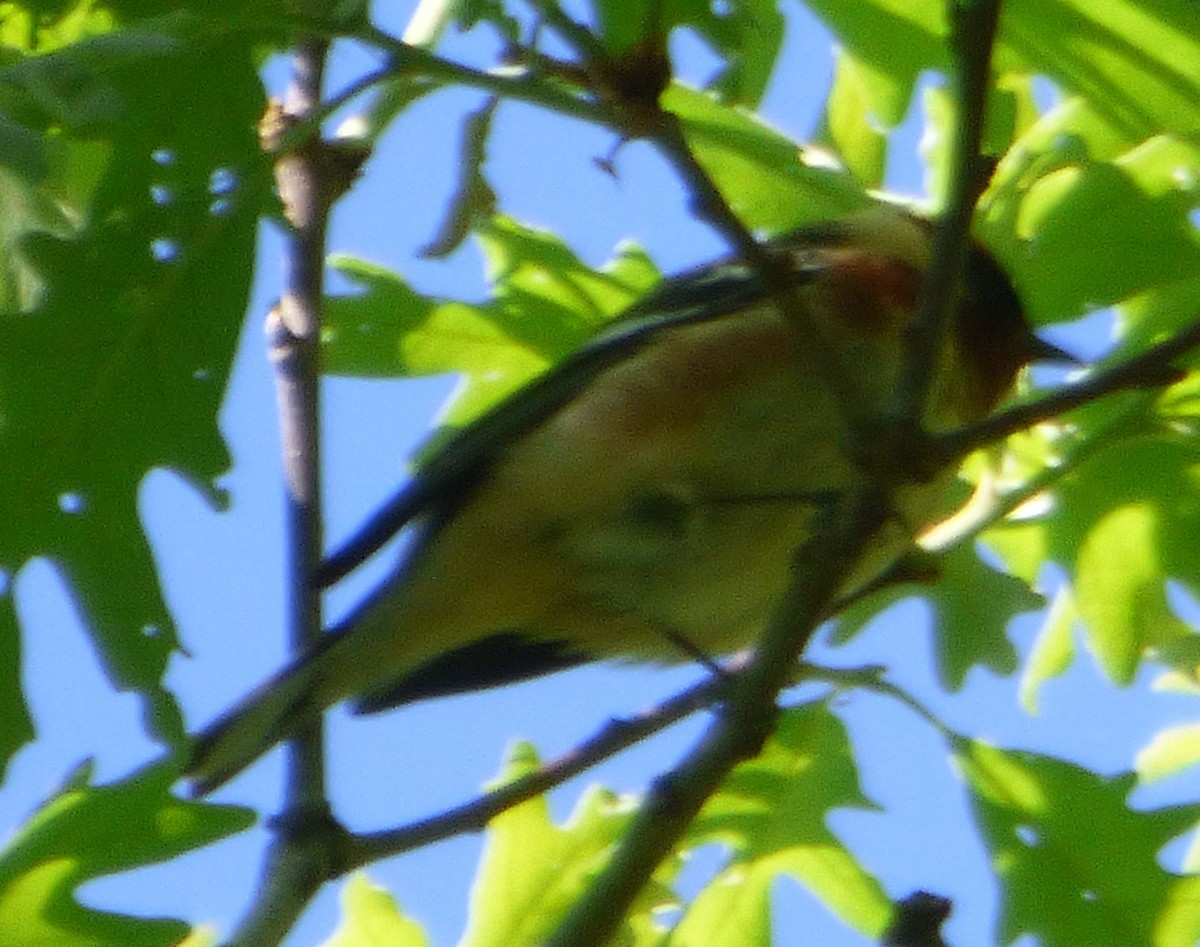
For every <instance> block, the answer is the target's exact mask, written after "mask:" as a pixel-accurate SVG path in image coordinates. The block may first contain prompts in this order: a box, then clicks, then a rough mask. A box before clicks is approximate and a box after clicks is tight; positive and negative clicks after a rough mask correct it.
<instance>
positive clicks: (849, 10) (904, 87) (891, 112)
mask: <svg viewBox="0 0 1200 947" xmlns="http://www.w3.org/2000/svg"><path fill="white" fill-rule="evenodd" d="M808 5H809V6H810V7H812V8H813V10H815V11H816V12H817V14H818V15H820V17H821V18H822V19H823V20H825V22H826V23H827V24H828V25H829V28H830V29H831V30H833V32H834V34H835V35H836V36H837V38H838V40H839V42H840V43H841V45H843V46H844V47H845V48H846V49H847V50H849V51H850V53H851V54H852V55H853V56H854V57H855V58H856V59H857V60H858V61H859V62H860V63H862V64H863V66H864V68H865V69H867V70H869V73H870V77H869V79H868V80H867V81H865V82H864V83H863V89H864V90H865V91H866V93H867V107H868V109H869V111H870V112H871V114H872V115H873V116H874V117H875V118H876V120H878V121H879V122H880V123H881V124H883V126H884V127H886V128H893V127H895V126H896V125H898V124H900V121H901V120H902V119H903V117H904V113H905V111H907V109H908V103H909V101H910V100H911V98H912V91H913V87H914V86H915V85H916V81H917V77H918V76H920V74H921V73H922V72H924V71H925V70H927V69H939V70H945V68H946V66H947V64H948V62H949V59H948V55H947V47H946V43H945V37H946V35H947V32H948V30H947V25H946V22H945V10H946V4H944V3H942V2H940V0H874V2H870V0H868V2H860V3H842V2H840V0H808Z"/></svg>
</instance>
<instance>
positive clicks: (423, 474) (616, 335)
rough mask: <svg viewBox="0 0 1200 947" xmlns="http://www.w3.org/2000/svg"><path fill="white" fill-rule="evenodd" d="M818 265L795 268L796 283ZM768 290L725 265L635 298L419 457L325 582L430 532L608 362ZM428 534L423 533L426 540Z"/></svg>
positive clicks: (330, 563)
mask: <svg viewBox="0 0 1200 947" xmlns="http://www.w3.org/2000/svg"><path fill="white" fill-rule="evenodd" d="M817 268H818V267H815V266H814V267H811V268H809V267H801V268H799V269H798V270H796V271H795V272H796V278H797V281H798V282H802V281H804V280H805V279H808V278H810V277H811V275H812V273H813V272H814V271H815V270H816V269H817ZM767 295H768V290H767V288H766V286H765V285H764V284H763V281H762V280H761V279H760V278H759V277H758V276H757V275H756V274H754V273H753V272H752V271H751V270H750V269H749V268H748V267H746V266H744V265H742V264H739V263H735V262H724V263H719V264H715V265H710V266H705V267H702V268H699V269H696V270H693V271H690V272H687V273H683V274H681V275H679V276H675V277H673V278H671V279H668V280H664V281H663V282H662V283H661V284H660V285H659V286H658V287H657V288H656V289H654V290H652V291H651V292H650V293H649V294H648V295H647V296H645V297H644V298H643V299H641V300H639V301H638V302H637V303H635V304H634V305H633V306H631V307H630V308H629V309H627V310H625V311H624V312H623V313H622V314H621V315H619V316H617V317H616V319H614V320H613V321H612V322H611V323H610V324H609V325H608V326H606V327H605V328H604V329H603V330H601V332H600V333H599V334H598V335H597V336H596V337H595V338H594V339H592V340H591V341H589V342H588V343H587V344H586V345H584V346H583V347H582V348H580V349H579V350H578V351H576V352H574V353H572V354H571V355H569V356H568V357H567V358H565V359H564V360H563V361H561V362H559V363H558V364H557V365H555V366H554V367H553V368H551V369H550V370H549V371H547V372H546V373H545V374H543V375H540V376H538V377H537V378H535V379H534V380H533V381H531V382H530V383H529V384H528V385H526V386H525V387H524V388H521V389H520V390H518V391H517V392H516V393H514V394H513V395H511V396H510V397H508V398H507V399H506V400H504V401H503V402H501V403H500V404H499V405H497V406H496V407H495V408H493V409H492V410H491V411H490V412H488V413H487V414H485V415H484V416H483V417H481V418H479V419H478V420H476V421H474V422H472V423H471V424H469V425H467V426H466V427H464V428H462V429H460V430H459V431H457V432H456V433H454V434H453V435H451V436H450V437H449V438H448V439H447V440H446V442H445V443H444V444H443V445H442V446H441V447H440V448H439V449H438V450H436V451H435V452H433V453H432V454H431V455H430V456H428V457H427V458H425V460H424V461H423V463H422V464H421V467H420V468H419V469H418V471H417V472H416V474H415V475H414V476H413V478H412V480H410V481H409V482H408V484H407V485H406V486H405V487H404V488H403V489H402V490H401V491H400V492H399V493H397V494H396V495H395V496H394V497H393V499H392V500H391V501H389V502H388V503H387V504H386V505H384V506H383V507H382V508H381V509H380V510H379V511H378V512H377V513H376V514H375V515H374V516H372V517H371V519H370V520H368V521H367V523H366V524H365V525H364V526H363V527H362V528H361V529H360V530H359V532H358V533H357V534H355V536H353V537H352V538H351V539H350V540H348V541H347V542H346V543H345V544H344V545H343V546H342V548H341V549H340V550H338V551H337V552H335V553H334V554H333V555H331V556H330V557H329V558H328V559H327V560H326V561H325V563H324V564H323V565H322V567H321V571H320V574H319V577H318V578H319V581H320V583H321V584H322V585H331V584H333V583H334V582H336V581H338V580H339V579H340V578H342V577H343V576H345V575H346V574H348V573H349V572H350V571H351V570H353V569H354V568H356V567H357V566H358V565H359V564H360V563H361V562H363V561H364V560H365V559H366V558H367V557H368V556H370V555H372V554H373V553H374V552H375V551H377V550H378V549H379V548H380V547H382V546H383V545H384V544H385V543H386V542H388V541H389V540H390V539H391V538H392V537H394V536H396V535H397V534H398V533H399V532H400V531H401V530H402V529H404V528H405V527H406V526H407V525H409V524H410V523H412V522H413V521H415V520H417V519H419V518H422V517H426V516H431V519H432V522H431V523H429V530H430V531H435V530H436V528H437V525H438V524H440V523H441V522H444V521H445V520H446V519H447V518H449V517H451V516H453V514H454V512H455V511H456V510H457V509H458V508H459V505H460V504H461V503H462V502H463V501H464V500H465V499H466V497H467V496H469V494H470V492H471V489H472V487H473V486H474V485H475V484H476V483H478V482H479V479H480V478H482V477H484V476H486V473H487V470H488V468H489V466H490V464H491V463H492V461H493V460H494V458H495V457H496V456H497V454H498V453H499V452H500V451H502V450H503V449H504V448H505V446H507V445H508V444H511V443H512V442H513V441H514V440H515V439H517V438H519V437H521V435H523V434H524V433H526V432H527V431H529V430H530V429H531V428H533V427H536V426H537V425H538V424H539V423H540V422H541V421H543V420H544V419H545V418H547V417H549V416H551V415H552V414H553V413H554V412H555V411H557V410H559V409H560V408H561V407H562V406H563V405H565V404H567V403H568V402H570V401H571V399H572V398H574V397H575V396H576V395H577V394H578V393H579V392H580V391H582V390H583V389H584V388H585V387H586V386H587V385H588V383H589V382H590V381H591V380H592V379H593V378H595V377H596V376H597V375H599V374H600V373H601V372H603V371H604V370H605V369H606V368H607V367H609V366H610V365H613V364H615V363H616V362H618V361H620V360H622V359H624V358H627V357H628V356H630V355H632V354H633V353H634V352H636V351H637V350H638V349H639V348H641V347H642V346H644V345H646V344H647V343H648V342H650V341H651V340H652V339H653V338H654V337H655V336H656V335H657V334H658V333H660V332H663V331H665V330H668V329H670V328H672V327H673V326H678V325H681V324H683V323H691V322H702V321H705V320H708V319H718V318H721V317H722V316H726V315H729V314H730V313H732V312H737V311H739V310H742V309H744V308H747V307H749V306H752V305H753V304H755V303H756V302H759V301H761V300H762V299H763V298H764V297H765V296H767ZM425 538H426V539H427V538H428V531H427V535H426V537H425Z"/></svg>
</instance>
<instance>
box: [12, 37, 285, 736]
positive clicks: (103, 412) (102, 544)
mask: <svg viewBox="0 0 1200 947" xmlns="http://www.w3.org/2000/svg"><path fill="white" fill-rule="evenodd" d="M249 43H250V40H249V39H247V38H245V37H241V38H239V37H237V36H236V35H228V34H227V33H220V34H217V35H208V36H205V35H196V36H193V37H191V38H190V39H188V40H187V41H186V42H184V41H181V40H172V41H171V42H170V43H168V44H167V47H168V51H167V52H161V51H159V52H155V54H153V55H146V54H144V50H142V49H141V48H140V45H139V43H138V42H132V41H131V43H130V44H129V45H131V46H132V47H133V48H134V49H135V53H134V54H132V55H129V56H126V55H125V53H124V52H123V50H124V49H125V47H124V46H123V45H122V44H119V43H115V42H114V43H111V44H95V45H93V46H90V47H89V49H88V51H87V55H86V57H85V60H86V63H87V66H88V68H89V69H91V70H93V71H94V72H95V73H96V74H97V75H99V76H101V77H102V78H103V80H104V82H105V83H107V84H108V85H109V86H111V88H112V89H114V90H115V92H116V94H117V95H118V97H119V99H120V102H121V107H122V114H124V115H125V116H128V119H129V120H128V121H121V122H117V123H113V124H112V125H111V127H108V126H106V125H104V123H103V122H100V125H101V126H104V127H103V129H102V130H101V129H93V130H92V131H90V132H89V134H90V135H100V136H101V141H102V143H103V146H104V147H103V148H96V147H94V146H93V143H92V142H91V141H89V142H88V146H86V147H79V148H78V149H76V148H75V147H74V145H75V144H76V143H75V141H74V140H73V139H72V138H71V137H70V135H69V134H65V135H63V136H60V137H65V138H66V140H67V142H68V145H67V146H66V147H65V148H64V150H63V151H62V152H61V154H62V156H63V157H64V158H65V159H68V160H75V159H79V160H80V161H81V162H82V163H83V164H84V165H85V166H84V167H82V168H76V169H70V170H66V171H64V172H62V173H59V172H55V174H54V175H52V176H51V177H50V178H49V179H47V182H46V185H45V186H57V185H58V184H60V183H63V184H66V185H67V187H66V188H65V189H64V191H62V192H57V193H46V194H45V197H46V199H47V201H50V200H55V199H61V198H62V197H63V196H71V197H73V198H75V199H77V200H80V201H82V203H80V204H79V205H78V206H75V207H72V208H71V213H70V220H72V221H74V223H73V224H72V225H71V227H70V228H64V227H63V226H61V224H60V222H59V221H56V220H54V219H51V218H41V217H38V216H37V215H32V216H31V217H30V218H28V219H27V220H26V221H25V223H24V225H23V226H24V227H25V228H26V229H24V230H23V231H22V233H21V242H20V246H19V248H18V253H19V256H20V259H21V261H22V266H23V267H24V268H26V269H25V270H23V272H27V273H32V274H36V279H37V282H38V284H39V286H40V289H39V290H38V291H36V292H33V293H31V294H30V295H29V297H28V299H18V298H17V297H19V296H20V295H21V294H20V293H18V292H16V291H12V292H8V293H6V295H7V297H8V301H10V302H25V301H29V302H32V303H33V305H32V306H31V307H30V308H29V309H27V310H26V311H18V308H17V307H13V308H10V309H9V310H8V311H7V312H4V313H0V332H3V335H4V340H5V341H4V344H3V345H2V346H0V406H2V408H0V410H2V412H3V416H4V421H5V423H4V425H3V426H2V427H0V453H3V455H4V458H5V464H4V474H3V481H2V486H3V489H0V521H3V522H4V524H5V528H4V531H3V535H2V537H0V568H4V569H7V570H8V571H9V573H10V574H15V572H16V571H17V569H19V568H20V566H21V564H22V563H24V562H25V561H26V560H28V559H29V558H31V557H34V556H48V557H50V558H52V559H53V560H54V561H55V562H57V563H58V564H59V565H60V567H61V568H62V570H63V572H64V574H65V576H66V579H67V581H68V584H69V586H70V588H71V589H72V591H73V592H74V594H75V595H76V596H77V598H78V602H79V605H80V606H81V608H82V611H83V612H84V614H85V616H86V618H87V620H88V622H89V624H90V626H91V628H92V631H93V634H94V636H95V640H96V642H97V648H98V650H99V652H100V654H101V656H102V660H103V662H104V665H105V668H106V670H107V671H108V673H109V675H110V677H111V678H112V679H113V681H114V682H115V683H116V685H117V686H119V687H122V688H136V689H138V690H140V691H142V693H143V694H145V695H146V696H147V697H148V700H149V712H148V716H149V718H150V719H151V720H152V721H153V724H154V727H155V730H156V732H157V735H158V736H159V737H160V738H162V739H166V740H169V741H180V740H182V738H183V727H182V722H181V720H180V716H179V712H178V709H177V708H176V706H175V704H174V702H173V700H172V699H171V698H170V696H169V695H168V694H167V693H166V692H165V691H164V690H163V689H162V688H161V685H160V681H161V678H162V675H163V672H164V670H165V668H166V663H167V659H168V658H169V656H170V654H171V652H172V651H173V650H174V648H175V643H176V638H175V633H174V630H173V627H172V623H171V619H170V616H169V614H168V612H167V607H166V604H165V602H164V601H163V598H162V594H161V592H160V590H159V588H158V584H157V577H156V574H155V567H154V561H153V557H152V555H151V551H150V549H149V546H148V544H147V541H146V538H145V535H144V534H143V532H142V527H141V520H140V515H139V510H138V489H139V486H140V484H141V481H142V478H143V477H144V476H145V475H146V474H147V473H148V472H149V471H151V470H154V469H161V468H167V469H171V470H174V471H176V472H178V473H180V474H181V475H182V476H184V477H186V478H187V479H188V480H189V481H191V482H192V483H194V484H196V485H197V486H199V487H201V488H202V489H204V490H205V492H206V494H207V495H208V496H210V497H212V498H214V499H215V498H217V497H218V493H217V490H216V487H215V484H214V480H215V478H216V477H217V476H218V475H219V474H220V473H222V472H223V471H224V470H225V469H226V467H227V466H228V462H229V458H228V454H227V452H226V449H225V446H224V444H223V442H222V439H221V436H220V432H219V430H218V427H217V412H218V410H219V408H220V406H221V401H222V398H223V396H224V387H225V381H226V378H227V377H228V373H229V369H230V365H231V363H232V360H233V356H234V352H235V350H236V346H237V341H238V334H239V330H240V328H241V324H242V319H243V317H244V314H245V307H246V302H247V298H248V294H249V288H250V278H251V275H252V266H253V259H254V241H255V237H256V225H257V217H258V213H259V210H260V207H261V206H262V204H263V201H264V199H265V198H266V197H267V196H268V194H269V187H270V178H269V173H268V169H267V167H266V165H265V163H264V161H263V158H262V155H261V153H260V152H259V150H258V145H257V142H256V140H255V137H254V133H253V123H254V119H255V117H256V116H257V115H258V114H259V112H260V111H261V108H262V104H263V99H262V91H261V85H260V83H259V80H258V77H257V75H256V74H255V71H254V61H253V55H252V49H251V48H250V45H249ZM74 52H75V51H72V54H74ZM55 55H59V54H55ZM63 55H66V53H65V52H64V53H63ZM165 101H169V102H171V108H169V109H164V108H163V106H162V103H163V102H165ZM181 115H186V116H187V121H180V120H179V117H180V116H181ZM56 150H57V149H56ZM64 216H65V215H64ZM42 221H44V226H45V229H39V228H40V226H41V222H42ZM10 272H16V271H15V270H14V271H10Z"/></svg>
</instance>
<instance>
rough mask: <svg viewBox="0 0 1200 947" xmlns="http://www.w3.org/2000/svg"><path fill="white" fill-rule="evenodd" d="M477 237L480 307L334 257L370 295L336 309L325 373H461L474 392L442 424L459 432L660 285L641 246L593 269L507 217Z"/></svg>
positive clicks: (458, 396)
mask: <svg viewBox="0 0 1200 947" xmlns="http://www.w3.org/2000/svg"><path fill="white" fill-rule="evenodd" d="M477 236H478V239H479V243H480V246H481V247H482V249H483V253H484V257H485V260H486V261H487V268H488V279H489V281H490V283H491V285H492V298H491V299H490V300H489V301H487V302H486V303H481V304H469V303H465V302H454V301H447V300H439V299H433V298H430V297H427V296H422V295H420V294H418V293H416V292H414V291H413V290H411V289H410V288H409V287H408V286H407V284H405V283H404V282H403V281H402V280H401V279H400V278H399V277H398V276H396V275H395V274H392V273H390V272H388V271H386V270H384V269H383V268H381V267H377V266H372V265H371V264H367V263H364V262H362V261H356V260H352V259H350V258H348V257H344V256H340V257H335V258H334V259H333V260H332V261H331V262H332V265H333V266H335V267H336V268H337V269H338V270H339V271H340V272H341V273H342V274H343V275H344V276H346V278H347V279H349V280H350V281H351V282H353V283H356V284H357V285H358V286H359V287H361V288H362V289H363V292H361V293H359V294H356V295H353V296H338V297H333V298H331V299H329V300H328V301H327V307H326V323H325V326H326V328H325V335H324V337H323V342H324V350H323V351H324V356H325V364H324V370H325V371H327V372H329V373H331V374H336V375H359V376H367V377H371V376H376V377H378V376H397V375H401V376H403V375H428V374H441V373H448V372H457V373H462V374H464V375H465V376H466V384H465V385H463V386H460V388H459V389H458V391H457V392H456V393H455V396H454V400H453V402H452V405H451V407H450V408H449V410H448V411H447V412H443V416H442V418H443V420H444V421H445V422H446V423H448V424H453V425H458V424H461V423H465V422H466V421H468V420H470V419H471V418H474V417H477V416H478V415H479V414H481V413H483V412H484V411H485V410H486V409H487V408H489V407H491V406H492V405H493V404H495V403H496V402H497V401H498V400H499V399H500V398H502V397H503V396H504V395H507V394H510V393H511V392H512V391H514V390H515V389H516V388H518V387H520V386H521V385H522V384H524V383H525V382H527V381H529V380H530V379H531V378H533V377H534V376H536V375H538V374H540V373H541V372H543V371H545V370H546V369H547V368H548V367H549V366H550V365H552V364H554V363H555V362H557V361H558V360H559V359H561V358H563V357H564V356H565V355H567V354H569V353H570V352H572V351H574V350H575V349H577V348H578V347H579V346H580V345H582V344H583V342H585V341H586V340H587V339H589V338H591V337H592V336H593V335H594V334H595V333H596V331H597V330H598V329H599V327H600V326H602V325H603V324H604V323H605V322H607V321H608V320H609V319H611V318H612V317H613V316H614V315H616V314H617V313H618V312H620V311H621V310H623V309H625V308H626V307H627V306H628V305H629V304H630V303H632V302H633V301H634V300H636V299H637V298H638V297H639V296H641V295H643V294H644V293H645V292H646V291H647V290H648V289H649V288H650V287H651V286H653V284H654V283H655V282H656V281H657V279H658V274H657V271H656V270H655V269H654V266H653V264H652V263H651V262H650V260H649V259H648V258H647V257H646V256H645V254H644V253H642V252H641V251H640V250H638V249H637V248H634V247H629V246H627V247H622V248H621V249H620V250H619V251H618V254H617V256H616V257H615V258H614V259H613V260H612V261H611V262H610V263H608V264H607V265H606V266H605V267H604V268H603V269H600V270H594V269H592V268H590V267H588V266H587V265H585V264H584V263H582V262H581V261H580V260H579V259H578V258H577V257H576V256H575V255H574V254H573V253H572V252H571V250H570V249H569V248H568V247H567V246H566V245H565V244H564V243H562V241H560V240H558V239H557V238H556V237H553V236H551V235H550V234H547V233H544V232H539V231H534V230H530V229H528V228H525V227H522V226H520V225H519V224H517V223H516V222H514V221H512V220H509V219H508V218H505V217H495V218H492V219H491V220H489V221H486V222H481V223H480V224H478V225H477Z"/></svg>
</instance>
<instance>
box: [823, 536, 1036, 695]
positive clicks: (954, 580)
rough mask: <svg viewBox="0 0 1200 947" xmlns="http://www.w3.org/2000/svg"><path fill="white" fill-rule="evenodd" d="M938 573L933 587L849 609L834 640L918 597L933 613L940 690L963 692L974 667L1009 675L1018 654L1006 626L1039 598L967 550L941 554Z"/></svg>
mask: <svg viewBox="0 0 1200 947" xmlns="http://www.w3.org/2000/svg"><path fill="white" fill-rule="evenodd" d="M936 568H937V572H938V575H937V579H936V581H934V582H932V583H925V584H906V585H894V586H890V587H888V588H886V589H884V590H882V591H880V592H878V593H876V594H874V595H871V596H870V597H869V598H866V599H863V600H862V601H860V602H857V603H856V604H854V605H853V606H851V607H850V608H849V609H847V610H846V611H845V612H844V613H843V614H842V615H841V616H840V617H839V619H838V624H837V627H836V629H835V631H834V640H835V641H848V640H849V639H850V638H852V637H853V636H854V635H856V634H857V633H858V632H859V631H861V630H862V629H863V627H865V626H866V624H867V623H868V622H869V621H870V620H871V619H873V618H874V617H875V616H876V615H878V614H879V612H880V611H882V610H883V609H884V608H886V607H888V606H889V605H892V604H894V603H896V602H900V601H903V600H904V599H906V598H910V597H912V596H914V595H916V596H920V597H921V598H924V599H926V600H927V601H928V602H929V604H930V607H931V608H932V609H933V617H934V633H935V635H936V639H935V647H936V649H937V668H938V678H939V679H940V680H941V682H942V685H943V686H944V687H946V688H949V689H951V690H957V689H959V688H960V687H962V685H963V682H964V680H965V679H966V676H967V672H968V671H969V670H970V669H971V668H972V667H975V666H976V665H983V666H986V667H990V668H992V669H993V670H995V671H996V672H997V673H999V674H1011V673H1012V672H1013V671H1014V670H1016V667H1017V654H1016V650H1015V649H1014V648H1013V645H1012V642H1010V641H1009V640H1008V635H1007V628H1008V623H1009V622H1010V621H1011V620H1012V619H1013V618H1015V617H1016V616H1017V615H1019V614H1021V613H1023V612H1028V611H1033V610H1035V609H1039V608H1041V607H1042V605H1043V604H1044V602H1043V600H1042V598H1041V596H1039V595H1037V594H1036V593H1035V592H1033V591H1031V590H1030V588H1029V586H1028V585H1027V584H1026V583H1025V582H1023V581H1021V580H1020V579H1017V578H1014V577H1013V576H1011V575H1007V574H1006V573H1003V572H998V571H996V570H995V569H993V568H991V567H990V566H988V565H987V564H985V563H984V562H983V561H982V560H981V559H980V558H979V556H978V555H976V553H975V551H974V549H972V548H970V547H969V546H963V545H958V546H954V547H952V548H951V549H949V550H948V551H947V552H946V553H943V554H941V555H939V556H938V558H937V566H936Z"/></svg>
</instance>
